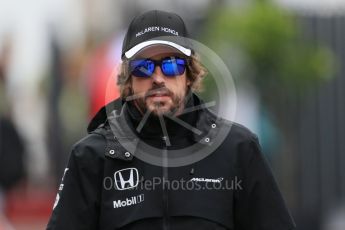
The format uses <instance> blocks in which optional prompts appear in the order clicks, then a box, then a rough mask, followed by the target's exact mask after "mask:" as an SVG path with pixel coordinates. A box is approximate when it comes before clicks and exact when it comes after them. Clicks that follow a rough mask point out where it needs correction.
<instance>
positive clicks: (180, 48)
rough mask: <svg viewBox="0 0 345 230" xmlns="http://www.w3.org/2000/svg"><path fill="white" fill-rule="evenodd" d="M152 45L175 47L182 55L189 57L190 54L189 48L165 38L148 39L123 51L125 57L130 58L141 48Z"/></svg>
mask: <svg viewBox="0 0 345 230" xmlns="http://www.w3.org/2000/svg"><path fill="white" fill-rule="evenodd" d="M154 45H166V46H170V47H172V48H175V49H176V50H178V51H180V52H181V53H183V54H184V55H186V56H188V57H190V56H191V55H192V50H191V49H188V48H185V47H183V46H181V45H179V44H177V43H174V42H170V41H165V40H149V41H145V42H142V43H139V44H138V45H136V46H134V47H132V48H131V49H129V50H128V51H127V52H125V57H126V58H128V59H130V58H132V57H134V55H136V54H137V53H138V52H139V51H141V50H142V49H144V48H146V47H149V46H154Z"/></svg>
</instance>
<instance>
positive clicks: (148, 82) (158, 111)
mask: <svg viewBox="0 0 345 230" xmlns="http://www.w3.org/2000/svg"><path fill="white" fill-rule="evenodd" d="M181 56H182V55H181V54H180V53H178V52H175V51H173V50H172V49H170V48H166V47H152V48H149V49H147V50H145V51H143V52H141V53H140V56H138V57H137V58H149V59H151V60H161V59H163V58H166V57H181ZM131 79H132V91H133V94H134V95H139V96H140V97H139V98H137V99H135V101H134V103H135V105H136V106H137V108H138V109H139V110H140V112H141V113H144V112H145V111H146V110H149V111H150V112H152V113H153V114H154V115H157V116H158V115H163V114H168V113H172V114H174V115H175V116H176V115H178V114H179V113H181V111H182V110H183V108H184V100H185V96H186V92H187V87H188V85H189V84H190V82H189V80H188V79H187V76H186V71H185V72H184V73H183V74H181V75H177V76H173V77H170V76H165V75H164V74H163V72H162V70H161V68H160V67H159V66H156V67H155V70H154V73H153V75H152V76H151V77H145V78H144V77H136V76H133V75H131Z"/></svg>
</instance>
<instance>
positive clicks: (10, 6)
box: [0, 0, 345, 230]
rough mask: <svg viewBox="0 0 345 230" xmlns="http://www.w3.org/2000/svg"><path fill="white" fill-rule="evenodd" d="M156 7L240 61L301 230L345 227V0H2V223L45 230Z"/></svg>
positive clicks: (249, 115)
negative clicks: (72, 160)
mask: <svg viewBox="0 0 345 230" xmlns="http://www.w3.org/2000/svg"><path fill="white" fill-rule="evenodd" d="M151 9H161V10H166V11H172V12H176V13H178V14H179V15H181V16H182V17H183V18H184V20H185V21H186V23H187V27H188V28H189V32H190V34H191V37H192V38H193V39H195V40H198V41H200V42H202V43H204V44H206V45H207V46H209V47H210V48H211V49H213V50H214V51H215V52H216V53H217V54H218V55H219V56H220V57H221V58H222V59H223V60H224V62H225V63H226V65H227V66H228V67H229V69H230V71H231V72H232V75H233V78H234V81H235V83H236V89H237V97H238V106H237V116H236V119H235V120H236V121H237V122H239V123H242V124H244V125H245V126H247V127H249V128H250V129H251V130H253V131H254V132H256V133H257V134H258V136H259V139H260V142H261V144H262V146H263V150H264V153H265V155H266V157H267V159H268V160H269V162H270V164H271V166H272V169H273V171H274V174H275V176H276V179H277V181H278V184H279V186H280V188H281V190H282V193H283V194H284V197H285V199H286V202H287V204H288V207H289V208H290V210H291V213H292V215H293V216H294V218H295V220H296V223H297V226H298V228H297V229H300V230H309V229H310V230H344V229H345V199H344V198H345V120H344V118H345V62H344V61H345V1H344V0H328V1H318V0H189V1H185V0H174V1H164V0H131V1H126V0H117V1H113V0H97V1H96V0H31V1H19V0H11V1H5V0H0V230H13V229H16V230H21V229H26V230H31V229H35V230H40V229H45V226H46V223H47V221H48V218H49V216H50V214H51V210H52V206H53V202H54V199H55V195H56V191H57V186H58V184H59V181H60V178H61V176H62V173H63V169H64V167H65V165H66V163H67V159H68V155H69V151H70V148H71V146H72V144H73V143H75V142H76V141H78V140H79V139H80V138H82V137H83V136H85V135H86V127H87V124H88V122H89V120H90V119H91V117H92V116H93V115H94V114H95V113H96V112H97V110H98V109H100V108H101V107H102V106H103V105H104V104H106V103H108V102H109V101H111V100H113V99H115V98H117V97H118V95H119V93H118V89H117V88H116V73H117V67H118V65H119V61H120V50H121V45H122V44H121V43H122V39H123V37H124V33H125V30H126V28H127V26H128V24H129V22H130V20H131V19H132V18H133V17H134V16H136V15H137V14H139V13H142V12H144V11H146V10H151ZM205 80H206V81H209V80H208V79H207V78H206V79H205ZM206 83H207V82H206ZM207 90H208V93H209V92H212V90H216V89H212V88H211V89H207Z"/></svg>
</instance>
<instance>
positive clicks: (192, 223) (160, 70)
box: [47, 11, 294, 230]
mask: <svg viewBox="0 0 345 230" xmlns="http://www.w3.org/2000/svg"><path fill="white" fill-rule="evenodd" d="M184 37H187V31H186V27H185V24H184V22H183V20H182V19H181V18H180V17H179V16H178V15H176V14H173V13H167V12H163V11H149V12H147V13H144V14H142V15H140V16H138V17H136V18H135V19H134V20H133V21H132V22H131V24H130V26H129V29H128V31H127V34H126V37H125V39H124V43H123V52H122V59H123V63H122V72H121V74H120V75H119V79H118V85H119V86H120V90H121V99H119V100H117V101H115V102H113V103H111V104H109V105H107V106H106V107H104V108H103V109H102V110H101V111H100V112H99V113H98V114H97V115H96V116H95V118H94V119H93V120H92V122H91V123H90V125H89V127H88V131H89V135H88V136H87V137H85V138H84V139H82V140H81V141H79V142H78V143H77V144H76V145H75V146H74V147H73V149H72V153H71V157H70V160H69V163H68V166H67V168H66V170H65V173H64V176H63V179H62V184H61V185H60V188H59V190H60V191H59V194H58V195H57V199H56V202H55V204H54V211H53V214H52V217H51V219H50V222H49V224H48V228H47V229H63V230H68V229H73V230H76V229H102V230H106V229H109V230H110V229H112V230H113V229H129V230H131V229H153V230H154V229H236V230H288V229H293V228H294V223H293V220H292V219H291V217H290V215H289V213H288V211H287V209H286V206H285V204H284V201H283V199H282V197H281V195H280V192H279V190H278V188H277V185H276V183H275V181H274V178H273V176H272V173H271V171H270V169H269V167H268V165H267V163H266V161H265V159H264V158H263V156H262V154H261V149H260V146H259V144H258V140H257V138H256V136H255V135H254V134H252V133H251V132H250V131H249V130H247V129H246V128H244V127H242V126H240V125H238V124H235V123H231V122H227V121H225V120H224V119H221V118H219V117H217V116H216V115H214V114H213V113H212V112H211V111H209V110H208V109H207V108H205V107H206V106H204V105H205V104H204V103H203V102H202V101H201V100H200V99H199V98H198V97H197V96H196V95H195V94H194V92H195V91H197V90H198V89H199V87H200V84H201V79H202V77H203V75H204V74H205V69H204V68H203V67H202V66H201V64H200V62H199V61H198V59H197V58H196V56H195V54H194V51H193V49H192V44H191V43H190V42H189V40H188V39H185V38H184ZM224 128H225V129H224ZM227 128H229V129H227ZM230 128H231V129H230ZM226 129H227V130H230V132H223V131H224V130H226ZM220 134H222V135H220ZM224 134H226V135H224ZM221 136H224V138H221ZM219 139H222V141H218V140H219ZM216 143H217V144H216ZM214 146H215V147H214ZM210 150H212V151H210ZM200 156H201V157H200Z"/></svg>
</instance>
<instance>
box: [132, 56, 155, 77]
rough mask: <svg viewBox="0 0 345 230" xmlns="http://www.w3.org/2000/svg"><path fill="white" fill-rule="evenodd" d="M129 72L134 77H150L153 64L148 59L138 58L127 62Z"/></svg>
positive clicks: (153, 68)
mask: <svg viewBox="0 0 345 230" xmlns="http://www.w3.org/2000/svg"><path fill="white" fill-rule="evenodd" d="M129 68H130V73H131V74H132V75H134V76H136V77H151V76H152V74H153V72H154V70H155V64H154V63H153V61H151V60H149V59H139V60H133V61H130V62H129Z"/></svg>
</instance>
